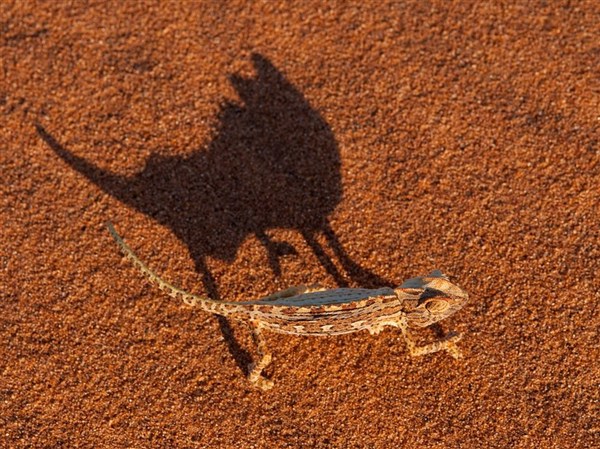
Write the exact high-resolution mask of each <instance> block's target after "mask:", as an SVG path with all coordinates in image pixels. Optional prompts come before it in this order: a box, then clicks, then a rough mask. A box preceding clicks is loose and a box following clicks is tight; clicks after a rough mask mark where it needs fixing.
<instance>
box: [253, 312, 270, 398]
mask: <svg viewBox="0 0 600 449" xmlns="http://www.w3.org/2000/svg"><path fill="white" fill-rule="evenodd" d="M252 339H253V340H254V343H255V344H256V348H257V352H258V358H257V359H256V361H255V362H252V363H250V364H249V365H248V380H249V381H250V382H251V383H252V384H253V385H255V386H257V387H258V388H260V389H261V390H270V389H271V388H273V381H272V380H269V379H267V378H266V377H264V376H263V375H262V371H263V370H264V369H265V368H266V367H267V366H268V365H269V363H271V353H270V352H269V351H268V349H267V342H266V340H265V336H264V335H263V332H262V328H261V326H260V325H258V324H255V323H253V324H252Z"/></svg>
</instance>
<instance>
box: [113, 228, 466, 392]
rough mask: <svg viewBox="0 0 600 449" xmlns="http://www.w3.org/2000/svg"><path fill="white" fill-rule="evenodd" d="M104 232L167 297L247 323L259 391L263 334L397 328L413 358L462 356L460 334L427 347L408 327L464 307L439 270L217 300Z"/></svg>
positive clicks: (265, 360)
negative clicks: (365, 284)
mask: <svg viewBox="0 0 600 449" xmlns="http://www.w3.org/2000/svg"><path fill="white" fill-rule="evenodd" d="M107 227H108V230H109V232H110V233H111V235H112V237H113V238H114V239H115V241H116V242H117V244H118V245H119V246H120V248H121V250H122V251H123V253H124V254H125V256H127V258H129V259H130V260H131V261H132V262H133V263H134V264H135V265H136V266H137V267H138V268H139V270H140V271H141V272H142V273H143V274H144V275H146V277H147V278H148V279H149V280H150V282H152V283H153V284H156V285H157V286H158V287H159V288H160V289H161V290H162V291H164V292H165V293H166V294H168V295H169V296H171V297H173V298H176V299H180V300H182V301H183V302H185V303H186V304H188V305H190V306H197V307H200V308H201V309H203V310H205V311H207V312H210V313H214V314H218V315H223V316H228V317H231V318H234V319H239V320H242V321H246V322H248V323H249V324H251V326H252V329H253V338H254V340H255V342H256V344H257V347H258V353H259V357H258V360H257V361H256V362H255V363H253V364H251V366H250V368H249V373H248V379H249V380H250V381H251V382H252V383H253V384H255V385H256V386H258V387H260V388H262V389H265V390H266V389H269V388H271V387H272V386H273V383H272V381H270V380H269V379H266V378H265V377H263V376H262V370H263V369H264V368H265V367H266V366H267V365H268V364H269V363H270V361H271V355H270V353H269V352H268V351H267V349H266V342H265V339H264V336H263V330H268V331H272V332H279V333H284V334H293V335H315V336H327V335H340V334H347V333H351V332H358V331H361V330H367V331H369V332H370V333H371V334H377V333H379V332H380V331H381V330H382V329H383V328H384V327H386V326H394V327H398V328H399V329H400V330H401V332H402V335H403V337H404V340H405V341H406V343H407V346H408V349H409V351H410V353H411V355H413V356H418V355H423V354H429V353H433V352H437V351H440V350H445V351H447V352H448V353H450V355H452V356H453V357H454V358H459V357H460V352H459V350H458V348H457V347H456V342H457V341H458V340H459V339H460V335H458V334H455V333H449V334H447V335H446V336H445V337H442V338H441V339H439V340H437V341H434V342H432V343H429V344H427V345H425V346H417V345H416V343H415V342H414V341H413V340H412V338H411V336H410V332H409V328H410V327H425V326H429V325H431V324H433V323H436V322H438V321H440V320H442V319H444V318H446V317H448V316H450V315H452V314H453V313H455V312H456V311H457V310H459V309H460V308H462V307H463V305H464V304H465V302H466V301H467V299H468V295H467V293H466V292H465V291H464V290H462V289H461V288H460V287H458V286H456V285H455V284H453V283H451V282H450V281H449V280H448V278H447V277H446V276H445V275H443V274H442V273H441V271H439V270H435V271H433V272H432V273H430V274H429V275H427V276H422V277H417V278H412V279H409V280H407V281H405V282H404V283H403V284H402V285H400V286H399V287H397V288H389V287H384V288H379V289H362V288H337V289H325V288H323V287H321V286H319V285H310V286H297V287H291V288H288V289H286V290H283V291H280V292H277V293H274V294H272V295H270V296H266V297H263V298H260V299H256V300H253V301H235V302H228V301H217V300H213V299H209V298H204V297H201V296H197V295H194V294H192V293H188V292H186V291H184V290H181V289H180V288H177V287H175V286H173V285H171V284H169V283H168V282H166V281H164V280H163V279H161V278H160V277H159V276H158V275H157V274H155V273H154V272H153V271H152V270H151V269H150V268H148V267H147V266H146V265H145V264H144V263H143V262H142V261H141V260H140V259H139V258H138V257H137V256H136V254H135V253H134V252H133V251H132V249H131V248H130V247H129V246H128V245H127V244H126V243H125V242H124V241H123V239H122V238H121V237H120V236H119V234H118V233H117V232H116V231H115V229H114V227H113V226H112V225H111V224H110V223H108V224H107Z"/></svg>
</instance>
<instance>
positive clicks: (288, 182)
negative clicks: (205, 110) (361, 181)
mask: <svg viewBox="0 0 600 449" xmlns="http://www.w3.org/2000/svg"><path fill="white" fill-rule="evenodd" d="M252 62H253V65H254V70H255V76H253V77H248V78H245V77H241V76H238V75H231V76H230V77H229V80H230V82H231V83H232V85H233V86H234V87H235V90H236V92H237V94H238V96H239V102H234V101H226V102H224V103H223V104H222V105H221V108H220V111H219V116H218V118H219V121H218V126H217V129H216V133H215V137H214V139H213V140H212V141H211V142H210V143H209V144H208V146H207V147H206V148H202V149H199V150H196V151H194V152H193V153H191V154H190V155H188V156H162V155H159V154H153V155H151V156H150V157H149V158H148V160H147V161H146V165H145V167H144V168H143V169H142V170H141V171H139V172H138V173H137V174H136V175H133V176H131V177H125V176H121V175H118V174H114V173H111V172H108V171H106V170H103V169H101V168H99V167H97V166H96V165H94V164H92V163H91V162H88V161H87V160H85V159H83V158H81V157H79V156H77V155H75V154H73V153H71V152H69V151H68V150H66V149H65V148H64V147H63V146H62V145H61V144H60V143H58V141H57V140H56V139H54V137H52V136H51V135H50V134H49V133H48V132H47V131H46V130H45V129H44V128H43V127H42V126H41V125H36V126H37V131H38V134H39V135H40V136H41V137H42V138H43V139H44V140H45V141H46V142H47V143H48V145H49V146H50V147H51V148H52V149H53V150H54V151H55V152H56V153H57V154H58V155H59V156H60V157H61V158H62V159H64V160H65V161H66V162H67V163H69V164H70V165H71V166H72V167H73V168H75V169H76V170H77V171H79V172H80V173H82V174H83V175H84V176H86V177H87V178H88V179H89V180H91V181H92V182H94V183H95V184H96V185H98V186H99V187H100V188H102V189H103V190H104V191H105V192H107V193H109V194H110V195H112V196H114V197H116V198H118V199H119V200H121V201H122V202H124V203H126V204H128V205H129V206H131V207H133V208H135V209H137V210H138V211H140V212H142V213H144V214H146V215H148V216H150V217H152V218H154V219H155V220H157V221H158V222H160V223H161V224H163V225H165V226H167V227H169V228H170V229H171V230H172V231H173V232H174V233H175V235H176V236H177V237H178V238H179V239H181V240H182V241H183V242H184V243H185V244H186V245H187V247H188V248H189V251H190V254H191V255H192V257H193V259H194V261H195V263H196V267H197V269H198V270H199V271H201V272H202V273H203V274H204V276H205V284H207V288H208V289H209V291H213V292H214V291H216V287H215V286H214V283H213V281H212V278H211V277H210V273H208V270H207V268H206V265H205V260H206V257H207V256H211V257H215V258H218V259H221V260H224V261H228V262H231V261H232V260H233V259H234V258H235V255H236V253H237V251H238V248H239V247H240V245H241V243H242V242H243V241H244V240H245V239H246V238H247V237H248V236H249V235H251V234H253V235H255V236H256V237H257V238H258V239H259V240H260V241H261V242H262V244H263V245H264V247H265V249H266V250H267V252H268V256H269V263H270V265H271V268H272V269H273V271H274V272H275V273H276V274H277V275H279V274H280V263H279V259H280V257H281V256H283V255H286V254H290V253H293V252H294V248H293V247H292V246H291V245H289V244H288V243H286V242H275V241H272V239H271V238H270V237H269V235H268V234H267V231H268V230H269V229H270V228H290V229H295V230H298V231H299V232H300V233H302V235H303V236H304V237H305V239H306V240H307V242H308V244H309V245H310V246H311V248H312V249H313V250H314V251H315V253H316V254H317V257H319V260H321V262H322V263H323V264H324V266H325V267H326V269H327V270H328V271H329V272H330V273H331V274H332V275H333V276H334V277H335V278H336V280H337V281H338V283H340V284H344V283H345V281H344V280H343V278H342V277H341V275H340V273H339V272H338V271H337V269H336V268H335V266H334V264H333V263H331V260H329V259H328V257H327V256H326V254H325V252H324V251H322V248H320V246H319V244H318V243H317V240H316V239H315V235H316V234H317V233H319V232H322V233H324V234H325V236H326V238H327V240H328V242H329V244H330V245H331V246H332V248H333V250H334V252H335V253H336V254H337V256H338V257H339V258H340V260H341V263H342V265H343V266H344V267H345V268H347V269H349V270H350V271H353V270H354V272H355V273H354V274H357V271H360V270H361V269H360V267H358V265H356V264H354V263H353V262H352V261H351V260H350V259H349V258H348V257H347V256H346V254H345V252H344V251H343V249H342V248H341V246H340V245H339V242H338V241H337V238H336V236H335V234H334V233H333V231H332V229H331V227H330V225H329V222H328V215H329V214H330V213H331V212H332V211H333V210H334V209H335V207H336V206H337V204H338V203H339V202H340V200H341V197H342V187H341V174H340V156H339V151H338V145H337V143H336V140H335V138H334V135H333V133H332V131H331V129H330V127H329V125H328V124H327V123H326V122H325V120H324V119H323V117H322V116H321V115H320V114H319V113H318V112H317V111H316V110H314V109H313V108H312V107H311V106H310V104H309V103H308V101H307V100H306V99H305V98H304V96H303V95H302V93H301V92H300V91H299V90H298V89H296V88H295V87H294V86H293V85H292V84H291V83H290V82H289V81H288V80H287V79H286V77H285V76H284V75H283V74H282V73H281V72H280V71H279V70H277V68H276V67H275V66H274V65H273V64H272V63H271V61H269V60H268V59H267V58H265V57H264V56H261V55H258V54H254V55H253V56H252ZM351 274H352V273H351ZM211 285H212V286H211Z"/></svg>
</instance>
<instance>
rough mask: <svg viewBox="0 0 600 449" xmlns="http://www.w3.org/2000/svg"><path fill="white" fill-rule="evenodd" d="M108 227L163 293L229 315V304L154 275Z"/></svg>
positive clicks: (122, 249) (113, 231)
mask: <svg viewBox="0 0 600 449" xmlns="http://www.w3.org/2000/svg"><path fill="white" fill-rule="evenodd" d="M106 227H107V228H108V232H110V234H111V235H112V237H113V238H114V239H115V242H117V244H118V245H119V247H120V248H121V251H123V254H125V256H126V257H127V258H128V259H129V260H131V261H132V262H133V264H134V265H135V266H137V267H138V269H139V270H140V271H141V272H142V273H144V274H145V275H146V278H147V279H148V280H149V281H150V282H151V283H152V284H155V285H157V286H158V288H160V289H161V290H162V291H163V292H165V293H166V294H167V295H169V296H171V297H172V298H175V299H180V300H183V302H184V303H186V304H187V305H189V306H198V307H200V308H201V309H204V310H206V311H207V312H211V313H217V314H219V315H227V314H228V312H229V310H228V307H227V306H228V305H229V304H228V303H226V302H221V301H215V300H213V299H209V298H203V297H201V296H197V295H194V294H192V293H188V292H186V291H185V290H182V289H180V288H177V287H175V286H174V285H171V284H169V283H168V282H167V281H165V280H163V279H161V278H160V277H159V276H158V275H157V274H156V273H154V272H153V271H152V270H151V269H150V268H148V266H147V265H146V264H145V263H144V262H142V261H141V260H140V258H139V257H138V256H137V255H136V254H135V253H134V252H133V250H132V249H131V248H130V247H129V246H128V245H127V243H125V242H124V241H123V239H122V238H121V236H120V235H119V234H117V231H115V228H114V227H113V225H112V224H111V223H106Z"/></svg>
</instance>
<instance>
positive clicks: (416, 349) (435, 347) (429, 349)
mask: <svg viewBox="0 0 600 449" xmlns="http://www.w3.org/2000/svg"><path fill="white" fill-rule="evenodd" d="M398 327H400V330H401V331H402V336H403V337H404V341H405V342H406V346H407V347H408V351H409V352H410V355H412V356H413V357H416V356H420V355H425V354H431V353H434V352H438V351H442V350H444V351H446V352H448V354H450V355H451V356H452V357H454V358H455V359H459V358H461V357H462V355H461V353H460V350H459V349H458V347H457V346H456V342H457V341H459V340H460V339H461V335H460V334H456V333H453V332H450V333H448V334H447V335H446V336H445V337H443V338H442V339H440V340H437V341H434V342H432V343H429V344H426V345H424V346H417V344H416V343H415V341H414V340H413V339H412V337H411V335H410V332H409V330H408V325H407V324H406V323H404V322H403V323H400V325H399V326H398Z"/></svg>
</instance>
